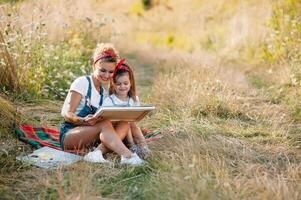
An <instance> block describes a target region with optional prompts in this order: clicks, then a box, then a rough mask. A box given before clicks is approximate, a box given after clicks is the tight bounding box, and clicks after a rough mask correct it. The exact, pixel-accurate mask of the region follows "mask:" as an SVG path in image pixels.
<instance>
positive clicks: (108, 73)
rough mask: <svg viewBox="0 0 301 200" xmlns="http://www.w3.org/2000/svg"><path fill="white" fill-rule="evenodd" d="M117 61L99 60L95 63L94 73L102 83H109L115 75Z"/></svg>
mask: <svg viewBox="0 0 301 200" xmlns="http://www.w3.org/2000/svg"><path fill="white" fill-rule="evenodd" d="M114 69H115V63H113V62H97V63H95V64H94V65H93V75H94V77H95V78H96V79H97V80H98V81H99V82H101V83H105V84H107V83H109V82H110V79H111V78H112V76H113V73H114Z"/></svg>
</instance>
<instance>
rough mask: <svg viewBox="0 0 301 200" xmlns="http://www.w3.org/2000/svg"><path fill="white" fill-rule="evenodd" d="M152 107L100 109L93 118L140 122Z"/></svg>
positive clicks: (109, 107)
mask: <svg viewBox="0 0 301 200" xmlns="http://www.w3.org/2000/svg"><path fill="white" fill-rule="evenodd" d="M154 109H155V107H154V106H131V107H117V106H114V107H111V106H108V107H105V106H104V107H100V109H99V110H98V111H97V112H96V113H95V114H94V117H103V118H104V119H109V120H111V121H129V122H131V121H137V122H138V121H140V120H141V119H142V118H143V117H144V116H145V115H147V114H148V113H149V112H150V111H152V110H154Z"/></svg>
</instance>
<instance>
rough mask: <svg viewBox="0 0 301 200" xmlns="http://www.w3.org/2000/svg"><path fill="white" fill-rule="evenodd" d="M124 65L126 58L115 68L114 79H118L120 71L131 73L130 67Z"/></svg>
mask: <svg viewBox="0 0 301 200" xmlns="http://www.w3.org/2000/svg"><path fill="white" fill-rule="evenodd" d="M124 63H125V59H124V58H123V59H121V60H120V61H119V62H118V63H117V65H116V67H115V70H114V73H113V79H114V78H115V77H116V75H117V72H118V71H120V70H122V71H127V72H130V68H129V67H128V66H126V65H124Z"/></svg>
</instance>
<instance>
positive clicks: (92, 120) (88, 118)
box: [84, 114, 99, 126]
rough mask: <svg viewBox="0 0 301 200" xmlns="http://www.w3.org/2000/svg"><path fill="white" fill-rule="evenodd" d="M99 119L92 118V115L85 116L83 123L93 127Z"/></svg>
mask: <svg viewBox="0 0 301 200" xmlns="http://www.w3.org/2000/svg"><path fill="white" fill-rule="evenodd" d="M98 120H99V119H98V118H97V117H93V115H91V114H90V115H87V116H86V117H84V122H85V123H86V124H87V125H90V126H93V125H95V124H96V123H97V121H98Z"/></svg>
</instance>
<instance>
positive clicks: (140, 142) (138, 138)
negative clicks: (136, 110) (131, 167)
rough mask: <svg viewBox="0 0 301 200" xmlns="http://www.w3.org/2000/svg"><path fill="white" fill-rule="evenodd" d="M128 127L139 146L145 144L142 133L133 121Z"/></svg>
mask: <svg viewBox="0 0 301 200" xmlns="http://www.w3.org/2000/svg"><path fill="white" fill-rule="evenodd" d="M130 129H131V132H132V136H133V138H134V141H135V143H136V144H137V145H138V146H141V147H144V146H146V141H145V138H144V136H143V134H142V131H141V129H140V128H139V127H138V126H137V124H136V123H135V122H131V123H130Z"/></svg>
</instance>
